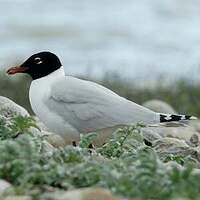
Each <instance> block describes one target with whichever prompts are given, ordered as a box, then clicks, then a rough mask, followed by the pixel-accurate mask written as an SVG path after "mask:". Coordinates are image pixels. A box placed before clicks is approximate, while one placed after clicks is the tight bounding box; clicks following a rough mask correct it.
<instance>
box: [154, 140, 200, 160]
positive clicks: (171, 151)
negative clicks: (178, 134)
mask: <svg viewBox="0 0 200 200" xmlns="http://www.w3.org/2000/svg"><path fill="white" fill-rule="evenodd" d="M153 148H154V149H155V151H156V152H157V153H158V154H159V155H160V156H161V158H166V157H167V156H170V155H175V156H182V157H186V156H190V155H195V157H196V154H197V151H196V150H195V149H194V148H191V147H190V146H189V145H187V144H186V142H185V141H184V140H179V139H177V138H168V137H165V138H161V139H159V140H156V141H155V142H154V143H153Z"/></svg>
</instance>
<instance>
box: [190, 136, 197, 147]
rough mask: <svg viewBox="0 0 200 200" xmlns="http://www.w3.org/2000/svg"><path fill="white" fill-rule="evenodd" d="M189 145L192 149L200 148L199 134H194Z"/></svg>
mask: <svg viewBox="0 0 200 200" xmlns="http://www.w3.org/2000/svg"><path fill="white" fill-rule="evenodd" d="M188 144H189V145H190V146H192V147H198V146H199V136H198V135H197V134H194V135H192V136H191V138H190V142H188Z"/></svg>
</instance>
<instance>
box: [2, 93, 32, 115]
mask: <svg viewBox="0 0 200 200" xmlns="http://www.w3.org/2000/svg"><path fill="white" fill-rule="evenodd" d="M0 115H2V116H4V117H6V118H10V117H13V116H15V115H22V116H29V113H28V112H27V111H26V109H24V108H23V107H21V106H19V105H18V104H16V103H15V102H13V101H12V100H10V99H8V98H6V97H3V96H0Z"/></svg>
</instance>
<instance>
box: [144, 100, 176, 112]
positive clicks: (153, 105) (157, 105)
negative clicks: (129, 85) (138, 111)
mask: <svg viewBox="0 0 200 200" xmlns="http://www.w3.org/2000/svg"><path fill="white" fill-rule="evenodd" d="M143 106H144V107H146V108H148V109H150V110H153V111H155V112H159V113H166V114H177V113H176V111H175V110H174V109H173V108H172V106H170V105H169V104H167V103H166V102H164V101H161V100H157V99H154V100H149V101H146V102H144V103H143Z"/></svg>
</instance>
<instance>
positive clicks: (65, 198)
mask: <svg viewBox="0 0 200 200" xmlns="http://www.w3.org/2000/svg"><path fill="white" fill-rule="evenodd" d="M49 197H51V198H52V199H55V200H117V198H116V197H114V196H113V195H112V194H111V192H110V191H108V190H105V189H100V188H84V189H77V190H72V191H67V192H63V193H55V194H49Z"/></svg>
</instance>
